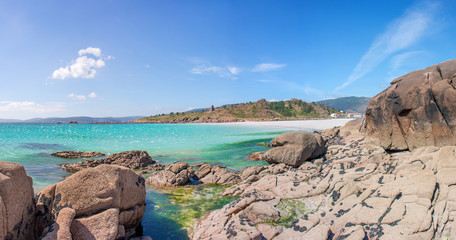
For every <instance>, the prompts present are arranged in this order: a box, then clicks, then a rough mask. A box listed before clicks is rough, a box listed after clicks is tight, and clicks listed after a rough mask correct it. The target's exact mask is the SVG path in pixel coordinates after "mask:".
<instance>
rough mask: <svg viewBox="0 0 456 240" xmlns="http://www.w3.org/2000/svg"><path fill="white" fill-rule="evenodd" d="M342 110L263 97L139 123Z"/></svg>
mask: <svg viewBox="0 0 456 240" xmlns="http://www.w3.org/2000/svg"><path fill="white" fill-rule="evenodd" d="M334 112H338V111H336V110H334V109H332V108H330V107H327V106H324V105H322V104H317V103H307V102H304V101H301V100H298V99H291V100H288V101H278V102H268V101H266V100H264V99H261V100H259V101H257V102H249V103H240V104H232V105H224V106H221V107H218V108H215V109H213V111H212V110H211V109H210V108H209V109H208V110H206V111H201V112H184V113H170V114H160V115H156V116H150V117H144V118H140V119H137V120H136V121H135V122H159V123H186V122H234V121H246V120H250V121H262V120H292V119H310V118H328V117H330V114H331V113H334Z"/></svg>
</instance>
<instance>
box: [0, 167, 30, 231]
mask: <svg viewBox="0 0 456 240" xmlns="http://www.w3.org/2000/svg"><path fill="white" fill-rule="evenodd" d="M34 213H35V206H34V202H33V187H32V178H31V177H29V176H28V175H27V174H26V173H25V169H24V167H23V166H22V165H20V164H18V163H12V162H3V161H0V239H11V240H15V239H32V238H33V231H34V222H33V220H34Z"/></svg>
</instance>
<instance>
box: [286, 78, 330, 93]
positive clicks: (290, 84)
mask: <svg viewBox="0 0 456 240" xmlns="http://www.w3.org/2000/svg"><path fill="white" fill-rule="evenodd" d="M281 83H282V84H284V85H286V86H287V87H289V88H291V89H295V90H298V91H301V92H303V93H304V94H306V95H308V96H312V97H322V96H324V92H323V91H321V90H318V89H316V88H313V87H310V86H309V85H308V84H307V83H306V84H305V85H300V84H297V83H295V82H289V81H282V82H281Z"/></svg>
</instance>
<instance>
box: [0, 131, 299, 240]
mask: <svg viewBox="0 0 456 240" xmlns="http://www.w3.org/2000/svg"><path fill="white" fill-rule="evenodd" d="M288 130H291V129H284V128H271V127H252V126H233V125H217V124H103V125H97V124H0V160H2V161H11V162H18V163H21V164H22V165H24V167H25V169H26V170H27V173H28V175H30V176H31V177H32V178H33V182H34V188H35V191H36V192H38V191H40V190H41V189H43V188H44V187H46V186H49V185H51V184H54V183H56V182H59V181H62V180H63V179H64V178H65V177H67V176H68V174H67V173H65V172H64V171H62V170H61V169H60V168H59V166H58V164H63V163H72V162H78V161H80V160H77V159H71V160H68V159H61V158H57V157H53V156H51V155H49V153H52V152H56V151H63V150H71V151H99V152H103V153H106V154H113V153H118V152H122V151H128V150H144V151H147V152H148V153H149V154H150V155H151V156H152V158H153V159H155V160H158V161H159V163H162V164H168V163H172V162H175V161H187V162H189V163H190V164H196V163H200V162H207V163H216V164H220V165H223V166H226V167H228V168H232V169H236V170H241V169H243V168H245V167H247V166H252V165H261V164H263V165H264V164H265V163H264V162H257V161H255V162H254V161H247V155H248V154H249V153H252V152H256V151H264V150H266V148H265V147H264V146H262V145H261V144H258V143H262V142H269V141H270V140H271V139H272V138H274V137H275V136H277V135H279V134H280V133H283V132H285V131H288ZM220 191H222V189H220V188H219V187H217V186H211V187H198V188H192V189H187V188H181V189H178V190H175V191H174V192H163V191H158V190H156V189H148V190H147V209H146V214H145V216H144V219H143V231H144V234H145V235H149V236H151V237H152V238H153V239H186V238H187V234H186V232H185V229H184V227H188V226H185V224H183V223H186V222H188V218H191V216H199V215H198V214H199V213H198V211H202V210H205V211H207V210H210V209H213V208H216V207H220V206H222V205H223V204H225V203H227V202H229V201H231V200H232V199H229V198H221V197H219V196H218V193H219V192H220ZM189 196H190V197H189ZM195 214H196V215H195ZM189 216H190V217H189Z"/></svg>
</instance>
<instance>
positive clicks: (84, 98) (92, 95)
mask: <svg viewBox="0 0 456 240" xmlns="http://www.w3.org/2000/svg"><path fill="white" fill-rule="evenodd" d="M68 97H69V98H71V99H74V100H79V101H84V100H86V99H87V98H96V97H97V94H96V93H95V92H91V93H90V94H89V95H87V96H85V95H78V94H74V93H70V94H68Z"/></svg>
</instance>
